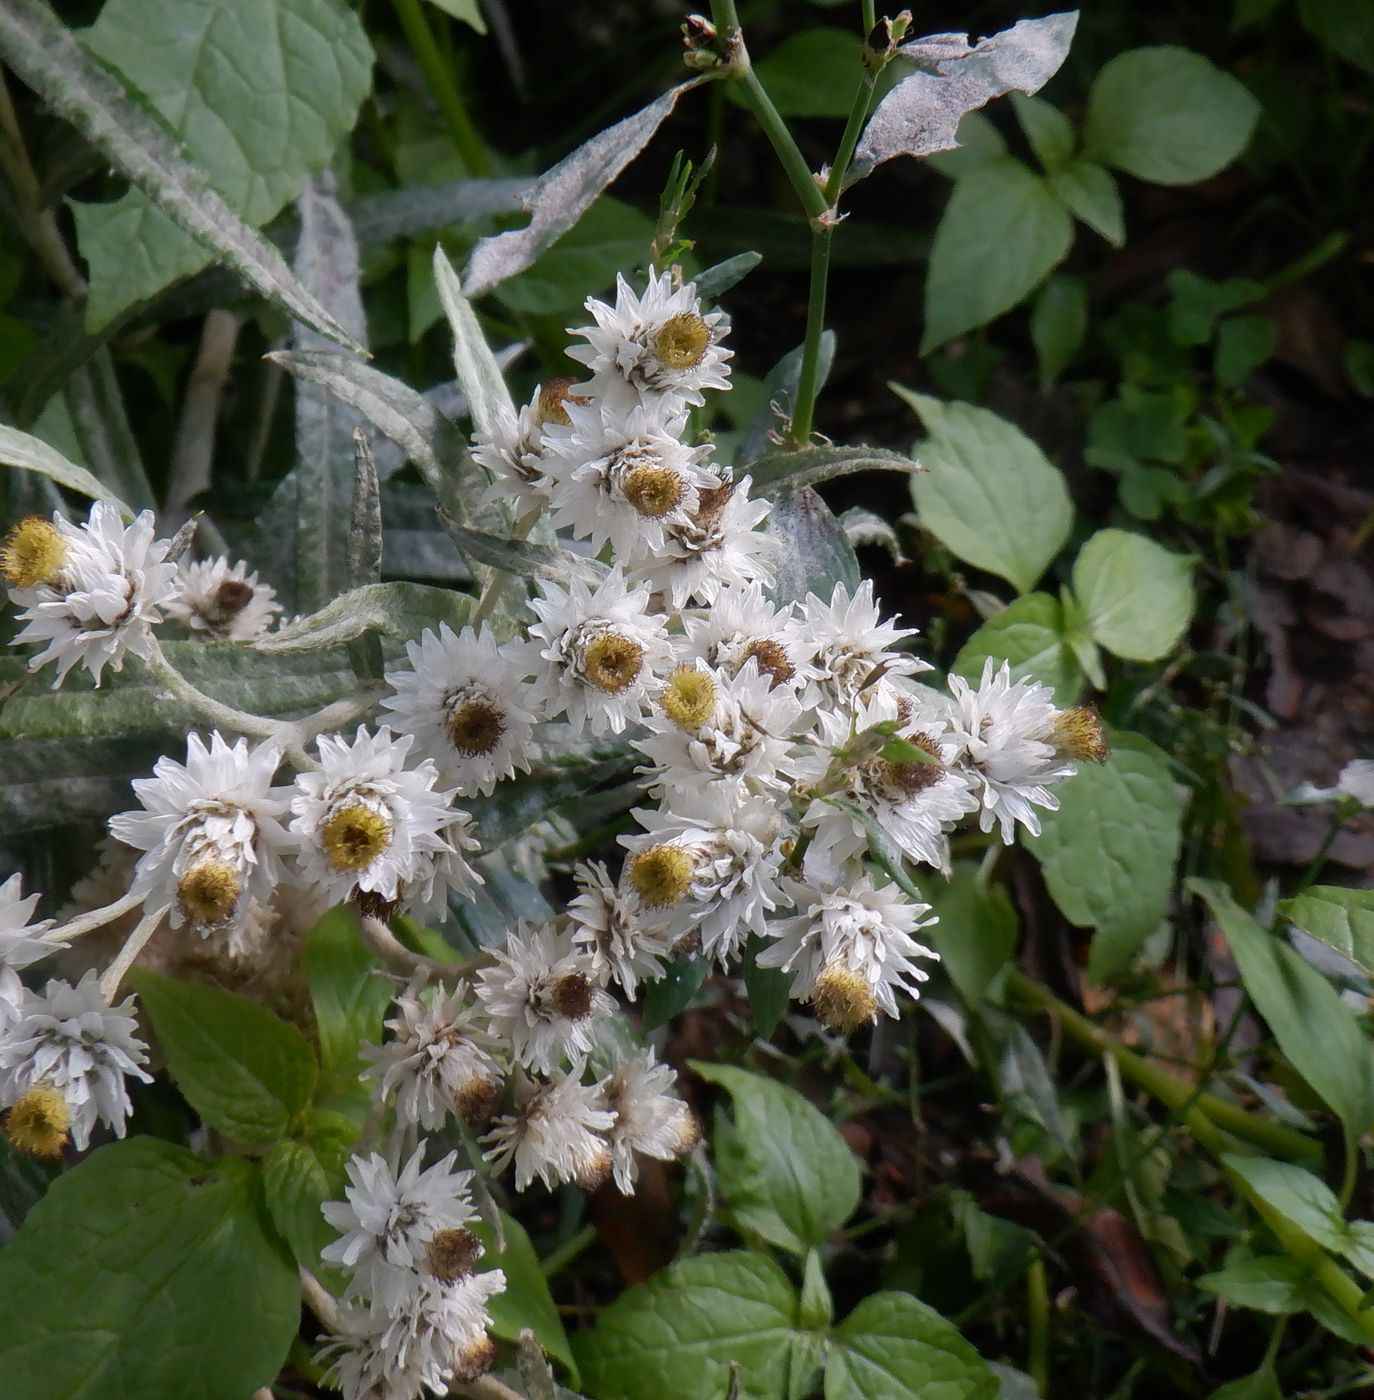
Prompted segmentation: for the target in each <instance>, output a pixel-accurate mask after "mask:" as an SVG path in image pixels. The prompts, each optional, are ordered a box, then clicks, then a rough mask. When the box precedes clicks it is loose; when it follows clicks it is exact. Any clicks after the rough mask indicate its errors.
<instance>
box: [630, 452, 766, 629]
mask: <svg viewBox="0 0 1374 1400" xmlns="http://www.w3.org/2000/svg"><path fill="white" fill-rule="evenodd" d="M767 514H768V502H767V501H751V500H750V499H749V478H748V477H747V476H746V477H744V478H743V480H741V481H739V482H729V481H721V482H720V484H719V485H717V486H712V487H710V488H709V489H705V490H701V491H699V492H698V503H697V508H696V511H695V512H694V513H693V514H692V515H691V516H690V517H688V518H687V519H686V520H684V521H682V522H676V521H670V522H669V523H668V524H667V526H666V527H665V530H664V537H665V538H664V545H663V549H662V550H661V551H658V552H657V553H645V552H643V551H637V552H636V553H635V554H634V555H632V556H631V569H630V574H631V577H632V578H634V579H636V580H644V581H646V582H647V583H648V584H649V585H650V586H651V587H652V588H653V589H654V590H655V591H661V592H664V593H666V594H667V595H668V596H669V598H670V599H671V600H672V604H673V607H675V608H681V607H683V606H684V605H685V604H686V603H687V601H688V600H689V599H692V598H695V599H696V600H697V601H698V602H702V603H709V602H711V601H712V600H713V599H714V598H715V597H716V596H717V595H718V594H719V592H720V590H721V589H722V588H725V587H727V586H729V585H731V584H746V583H752V582H755V581H757V580H765V581H767V580H771V579H772V577H773V566H772V563H771V561H770V556H772V555H773V554H775V553H776V551H777V548H778V542H777V540H776V539H774V538H773V536H771V535H766V534H764V533H763V532H762V531H761V530H756V529H755V528H754V527H755V526H756V525H758V524H759V523H760V521H762V520H763V519H764V518H765V517H766V516H767Z"/></svg>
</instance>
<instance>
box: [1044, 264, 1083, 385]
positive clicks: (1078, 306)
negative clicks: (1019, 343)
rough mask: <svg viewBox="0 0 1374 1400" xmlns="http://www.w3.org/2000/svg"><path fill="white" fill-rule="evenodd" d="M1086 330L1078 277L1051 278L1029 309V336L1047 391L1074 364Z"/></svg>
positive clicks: (1080, 280) (1080, 279)
mask: <svg viewBox="0 0 1374 1400" xmlns="http://www.w3.org/2000/svg"><path fill="white" fill-rule="evenodd" d="M1087 330H1088V291H1087V288H1086V287H1085V286H1084V285H1083V280H1082V278H1079V277H1063V276H1056V277H1051V278H1050V280H1049V281H1048V282H1046V283H1045V285H1044V286H1043V287H1041V289H1040V294H1039V295H1038V296H1037V297H1036V298H1035V305H1034V306H1032V307H1031V317H1030V333H1031V341H1032V342H1033V344H1034V345H1035V357H1036V359H1037V360H1039V362H1040V383H1041V386H1042V387H1048V386H1049V385H1050V384H1053V383H1054V381H1055V380H1056V379H1058V378H1059V376H1060V375H1061V374H1063V372H1064V371H1065V370H1066V369H1067V368H1068V367H1069V365H1071V364H1072V363H1073V360H1074V357H1075V356H1076V355H1077V354H1078V352H1079V350H1080V349H1082V346H1083V337H1084V336H1085V335H1086V334H1087Z"/></svg>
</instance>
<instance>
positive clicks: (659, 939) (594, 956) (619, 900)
mask: <svg viewBox="0 0 1374 1400" xmlns="http://www.w3.org/2000/svg"><path fill="white" fill-rule="evenodd" d="M573 878H574V880H576V881H577V889H578V893H577V894H576V895H575V896H574V897H573V898H572V899H571V900H570V901H569V902H568V909H567V913H568V917H569V919H570V920H571V922H572V937H573V942H574V943H576V944H577V945H578V947H579V948H581V949H582V950H583V951H584V952H585V953H586V955H587V957H588V960H589V962H588V970H589V973H590V975H591V977H592V978H594V979H595V980H596V981H597V982H598V983H600V984H601V985H603V986H604V985H605V984H606V982H607V981H609V980H614V981H616V982H618V983H619V984H620V986H622V987H623V988H624V989H625V995H626V996H627V997H629V998H630V999H631V1001H633V1000H634V996H635V992H636V990H637V988H638V987H639V983H640V979H641V978H642V979H643V980H645V981H649V982H652V981H654V980H655V979H656V978H658V977H661V976H662V975H663V968H664V964H665V963H666V962H667V961H668V959H669V958H671V957H672V953H673V935H672V933H671V932H670V930H669V929H668V928H666V927H665V926H663V925H662V924H656V923H652V922H649V921H646V920H645V919H644V917H643V915H642V913H641V912H640V909H639V907H638V901H637V900H633V899H627V898H626V897H625V895H624V893H623V892H622V891H621V890H619V889H618V888H617V887H616V884H615V882H614V881H613V880H612V879H611V877H610V872H609V871H608V870H607V869H606V867H605V865H603V864H602V863H601V862H600V861H589V862H582V863H580V864H578V865H576V866H574V867H573Z"/></svg>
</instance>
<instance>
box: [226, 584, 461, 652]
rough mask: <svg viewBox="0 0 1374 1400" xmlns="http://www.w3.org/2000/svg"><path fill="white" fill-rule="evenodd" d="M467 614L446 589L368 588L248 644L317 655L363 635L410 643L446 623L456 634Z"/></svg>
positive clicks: (418, 586)
mask: <svg viewBox="0 0 1374 1400" xmlns="http://www.w3.org/2000/svg"><path fill="white" fill-rule="evenodd" d="M471 611H472V598H471V597H470V596H469V595H468V594H466V593H455V592H454V591H453V590H452V589H449V588H434V587H431V586H430V585H429V584H424V583H368V584H364V585H363V586H362V587H361V588H355V589H353V590H352V591H351V592H349V593H344V594H342V595H341V596H339V597H338V598H335V599H334V601H333V602H332V603H326V604H325V605H324V607H322V608H321V609H320V610H319V611H318V612H314V613H311V614H310V615H309V616H307V617H300V618H297V619H296V620H295V621H294V622H290V623H288V624H287V625H286V626H285V627H281V628H279V629H278V630H277V631H275V632H269V633H268V634H267V635H266V636H264V637H260V638H259V639H258V640H257V641H256V642H254V643H253V650H254V651H258V652H266V653H267V654H269V655H272V654H274V653H280V652H292V651H319V650H320V649H321V648H322V647H332V646H338V645H339V644H340V643H342V642H348V641H352V640H353V638H355V637H361V636H362V635H363V633H365V632H379V633H381V635H382V636H384V637H404V638H415V637H418V636H419V635H420V633H421V632H422V631H424V630H425V628H427V627H431V628H434V627H438V625H439V624H440V623H441V622H447V623H448V624H449V626H450V627H452V628H454V629H455V630H461V629H462V628H463V626H464V625H465V624H466V622H467V619H468V614H469V613H471Z"/></svg>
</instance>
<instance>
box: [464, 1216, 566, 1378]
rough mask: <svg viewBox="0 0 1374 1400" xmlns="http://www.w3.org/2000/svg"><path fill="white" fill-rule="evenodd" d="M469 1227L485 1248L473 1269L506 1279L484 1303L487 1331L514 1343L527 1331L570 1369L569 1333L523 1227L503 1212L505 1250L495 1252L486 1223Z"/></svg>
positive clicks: (494, 1239)
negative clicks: (494, 1272) (501, 1289)
mask: <svg viewBox="0 0 1374 1400" xmlns="http://www.w3.org/2000/svg"><path fill="white" fill-rule="evenodd" d="M470 1228H471V1229H472V1232H473V1234H475V1235H476V1236H477V1237H478V1238H479V1239H480V1240H481V1241H482V1246H483V1248H484V1249H485V1250H486V1253H485V1254H484V1255H483V1256H482V1259H481V1261H480V1263H479V1265H478V1268H479V1269H480V1270H481V1271H482V1272H483V1273H485V1272H486V1271H487V1270H488V1269H500V1270H501V1271H502V1272H503V1273H504V1274H505V1276H506V1291H505V1292H504V1293H498V1294H496V1295H495V1296H494V1297H493V1298H492V1299H491V1301H490V1302H489V1303H488V1304H487V1311H488V1312H489V1313H490V1314H491V1330H492V1331H493V1332H495V1333H496V1335H497V1336H498V1337H504V1338H505V1339H506V1340H507V1341H508V1342H518V1341H519V1340H520V1331H521V1329H522V1328H524V1327H528V1328H530V1329H531V1330H532V1331H533V1332H534V1335H535V1336H536V1337H538V1338H539V1344H540V1346H542V1347H543V1348H544V1350H545V1351H546V1352H548V1354H549V1355H550V1356H552V1357H553V1358H554V1359H555V1360H556V1361H560V1362H562V1363H563V1365H564V1366H569V1367H571V1366H572V1364H573V1356H572V1350H571V1348H570V1347H569V1345H568V1334H567V1332H566V1331H564V1329H563V1320H562V1318H560V1317H559V1315H558V1308H557V1307H556V1306H555V1305H554V1301H553V1295H552V1294H551V1293H550V1292H549V1282H548V1280H547V1279H546V1278H545V1277H544V1271H543V1269H542V1268H540V1265H539V1256H538V1255H537V1254H536V1253H535V1252H534V1246H533V1245H532V1244H531V1243H530V1237H529V1236H528V1235H527V1234H526V1233H525V1227H524V1226H523V1225H521V1223H520V1222H519V1221H518V1220H516V1219H515V1217H514V1216H510V1215H507V1214H506V1213H505V1211H502V1212H501V1233H502V1235H503V1236H504V1237H505V1242H506V1247H505V1249H503V1250H499V1251H498V1250H497V1248H496V1237H495V1232H494V1231H493V1230H492V1229H491V1227H490V1226H489V1225H488V1224H487V1223H486V1221H484V1220H480V1219H479V1220H476V1221H474V1222H473V1223H472V1225H471V1227H470Z"/></svg>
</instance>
